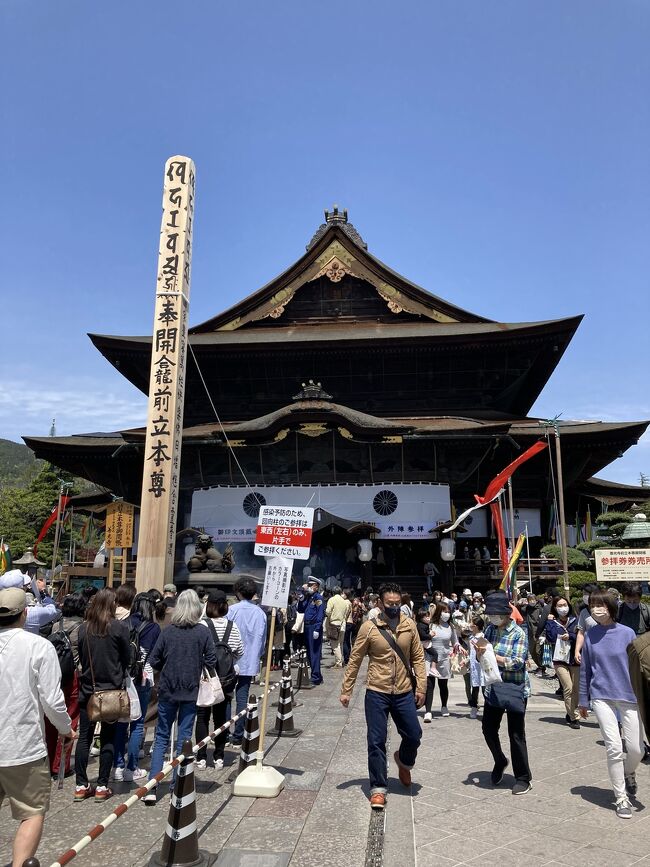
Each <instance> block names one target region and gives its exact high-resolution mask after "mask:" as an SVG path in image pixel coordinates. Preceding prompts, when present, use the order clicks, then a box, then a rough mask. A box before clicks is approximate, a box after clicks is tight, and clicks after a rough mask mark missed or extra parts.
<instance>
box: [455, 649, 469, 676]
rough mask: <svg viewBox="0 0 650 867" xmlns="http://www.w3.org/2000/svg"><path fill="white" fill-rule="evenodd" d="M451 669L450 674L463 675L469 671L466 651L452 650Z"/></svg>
mask: <svg viewBox="0 0 650 867" xmlns="http://www.w3.org/2000/svg"><path fill="white" fill-rule="evenodd" d="M451 671H452V674H458V675H460V676H461V677H464V676H465V675H466V674H467V673H468V671H469V659H468V656H467V654H466V653H464V652H463V651H462V650H456V651H455V652H454V651H452V654H451Z"/></svg>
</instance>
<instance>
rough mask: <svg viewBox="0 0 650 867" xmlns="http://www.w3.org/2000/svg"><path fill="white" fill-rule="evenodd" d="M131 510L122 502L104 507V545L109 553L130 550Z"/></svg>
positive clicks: (131, 539)
mask: <svg viewBox="0 0 650 867" xmlns="http://www.w3.org/2000/svg"><path fill="white" fill-rule="evenodd" d="M133 510H134V507H133V505H132V504H131V503H125V502H124V501H123V500H118V501H117V502H115V503H110V505H108V506H106V535H105V537H104V543H105V547H106V548H107V549H108V550H109V551H114V550H115V548H130V547H131V545H133Z"/></svg>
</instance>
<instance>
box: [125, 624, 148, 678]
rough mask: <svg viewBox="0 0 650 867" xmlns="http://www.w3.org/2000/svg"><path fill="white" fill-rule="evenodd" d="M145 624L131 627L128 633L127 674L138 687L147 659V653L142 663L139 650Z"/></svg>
mask: <svg viewBox="0 0 650 867" xmlns="http://www.w3.org/2000/svg"><path fill="white" fill-rule="evenodd" d="M146 625H147V623H146V622H145V621H143V622H142V623H140V624H139V625H138V626H133V627H132V628H131V629H130V631H129V660H130V661H129V674H130V675H131V680H132V681H133V683H135V684H137V685H138V686H139V685H140V684H141V683H142V677H143V675H144V665H145V662H146V661H147V659H148V657H149V653H148V652H147V655H146V656H145V660H144V662H143V661H142V651H141V649H140V635H141V634H142V632H143V630H144V628H145V626H146Z"/></svg>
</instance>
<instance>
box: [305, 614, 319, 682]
mask: <svg viewBox="0 0 650 867" xmlns="http://www.w3.org/2000/svg"><path fill="white" fill-rule="evenodd" d="M305 638H306V639H307V653H308V654H309V667H310V668H311V682H312V683H317V684H318V683H322V682H323V675H322V674H321V673H320V654H321V648H322V646H323V630H322V627H321V629H320V630H319V632H318V638H314V627H313V626H309V625H308V624H305Z"/></svg>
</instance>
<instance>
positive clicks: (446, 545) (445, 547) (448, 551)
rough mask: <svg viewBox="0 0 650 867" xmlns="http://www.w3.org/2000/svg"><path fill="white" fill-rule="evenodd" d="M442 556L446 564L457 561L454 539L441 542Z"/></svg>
mask: <svg viewBox="0 0 650 867" xmlns="http://www.w3.org/2000/svg"><path fill="white" fill-rule="evenodd" d="M440 556H441V557H442V559H443V560H444V561H445V563H451V561H452V560H455V559H456V542H455V541H454V540H453V539H441V540H440Z"/></svg>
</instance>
